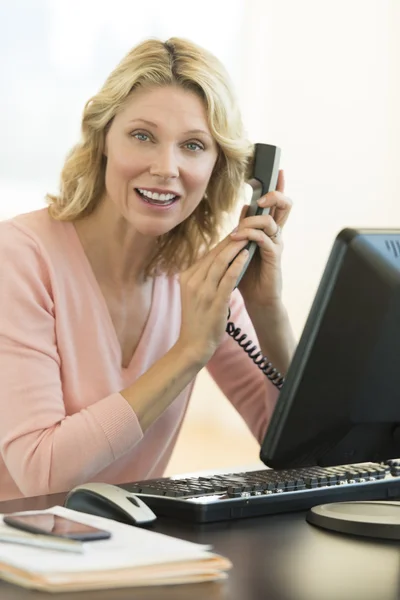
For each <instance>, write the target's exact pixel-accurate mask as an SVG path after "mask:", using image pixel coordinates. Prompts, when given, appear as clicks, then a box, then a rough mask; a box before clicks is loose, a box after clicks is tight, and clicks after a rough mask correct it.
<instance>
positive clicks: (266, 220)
mask: <svg viewBox="0 0 400 600" xmlns="http://www.w3.org/2000/svg"><path fill="white" fill-rule="evenodd" d="M244 229H264V230H271V231H274V230H275V229H276V222H275V219H274V218H273V217H272V216H271V214H268V215H256V216H254V217H247V218H246V219H243V221H241V222H240V223H239V226H238V227H237V228H236V229H234V230H233V231H232V232H231V234H230V235H231V237H232V238H233V239H239V238H237V237H236V236H237V234H238V233H240V232H242V231H243V230H244Z"/></svg>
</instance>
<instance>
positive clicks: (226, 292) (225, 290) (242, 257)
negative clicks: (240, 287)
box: [218, 249, 249, 303]
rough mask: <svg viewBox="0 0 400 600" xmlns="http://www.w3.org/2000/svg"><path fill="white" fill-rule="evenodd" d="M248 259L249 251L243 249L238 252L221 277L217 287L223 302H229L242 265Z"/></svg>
mask: <svg viewBox="0 0 400 600" xmlns="http://www.w3.org/2000/svg"><path fill="white" fill-rule="evenodd" d="M248 257H249V251H248V250H247V249H243V250H242V251H241V252H239V254H238V255H237V256H236V257H235V258H234V260H233V261H232V264H231V265H230V267H229V268H228V269H227V270H226V272H225V274H224V276H223V277H222V279H221V281H220V284H219V287H218V295H219V296H220V298H221V300H222V301H223V302H225V303H226V302H229V299H230V297H231V294H232V292H233V290H234V289H235V287H236V282H237V280H238V278H239V275H240V273H241V272H242V269H243V267H244V265H245V264H246V260H247V259H248Z"/></svg>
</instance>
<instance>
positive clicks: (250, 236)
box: [235, 221, 281, 250]
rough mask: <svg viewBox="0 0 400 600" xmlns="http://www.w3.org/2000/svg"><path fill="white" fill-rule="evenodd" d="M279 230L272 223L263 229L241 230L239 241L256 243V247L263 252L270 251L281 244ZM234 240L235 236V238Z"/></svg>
mask: <svg viewBox="0 0 400 600" xmlns="http://www.w3.org/2000/svg"><path fill="white" fill-rule="evenodd" d="M280 232H281V228H280V226H279V225H277V224H276V223H275V222H274V221H272V223H271V224H269V225H268V227H267V228H266V229H265V230H263V229H248V228H246V229H242V230H241V231H240V232H238V233H239V234H240V239H242V240H244V239H245V240H248V241H251V242H256V243H257V245H258V246H259V247H260V248H262V249H265V250H271V249H272V248H273V247H274V246H276V245H277V244H279V243H280V242H281V235H280ZM235 239H236V236H235Z"/></svg>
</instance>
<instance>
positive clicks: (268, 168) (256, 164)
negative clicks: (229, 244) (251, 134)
mask: <svg viewBox="0 0 400 600" xmlns="http://www.w3.org/2000/svg"><path fill="white" fill-rule="evenodd" d="M280 156H281V151H280V148H278V147H277V146H271V145H270V144H255V145H254V157H253V164H252V173H251V176H250V179H249V180H248V181H247V183H249V184H250V185H251V187H252V190H253V191H252V196H251V201H250V205H249V208H248V209H247V213H246V217H253V216H254V215H267V214H268V213H269V211H270V209H269V208H261V207H260V206H258V204H257V201H258V200H259V199H260V198H261V196H264V195H265V194H267V193H268V192H271V191H273V190H276V184H277V182H278V175H279V161H280ZM256 249H257V243H256V242H249V243H248V244H247V246H246V250H248V251H249V256H248V258H247V260H246V262H245V264H244V266H243V269H242V272H241V273H240V275H239V277H238V279H237V281H236V287H237V286H238V285H239V282H240V280H241V279H242V277H243V275H244V274H245V272H246V269H247V267H248V266H249V263H250V261H251V259H252V258H253V255H254V252H255V251H256ZM232 262H233V261H232Z"/></svg>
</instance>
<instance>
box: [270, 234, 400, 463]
mask: <svg viewBox="0 0 400 600" xmlns="http://www.w3.org/2000/svg"><path fill="white" fill-rule="evenodd" d="M399 456H400V230H375V229H374V230H366V229H344V230H343V231H341V232H340V233H339V235H338V236H337V238H336V240H335V242H334V244H333V247H332V250H331V253H330V256H329V258H328V261H327V264H326V267H325V270H324V273H323V275H322V279H321V282H320V284H319V287H318V290H317V293H316V296H315V299H314V302H313V304H312V307H311V310H310V313H309V315H308V318H307V321H306V324H305V327H304V330H303V333H302V335H301V338H300V341H299V344H298V346H297V348H296V352H295V354H294V357H293V360H292V362H291V364H290V367H289V370H288V373H287V376H286V380H285V383H284V385H283V387H282V390H281V392H280V396H279V398H278V401H277V404H276V407H275V409H274V412H273V414H272V418H271V422H270V425H269V427H268V430H267V433H266V436H265V439H264V441H263V444H262V447H261V452H260V457H261V460H262V461H263V462H264V463H265V464H266V465H267V466H270V467H273V468H275V469H277V468H278V469H279V468H288V467H298V466H311V465H320V466H331V465H339V464H349V463H357V462H363V461H380V460H385V459H390V458H395V457H399Z"/></svg>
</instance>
